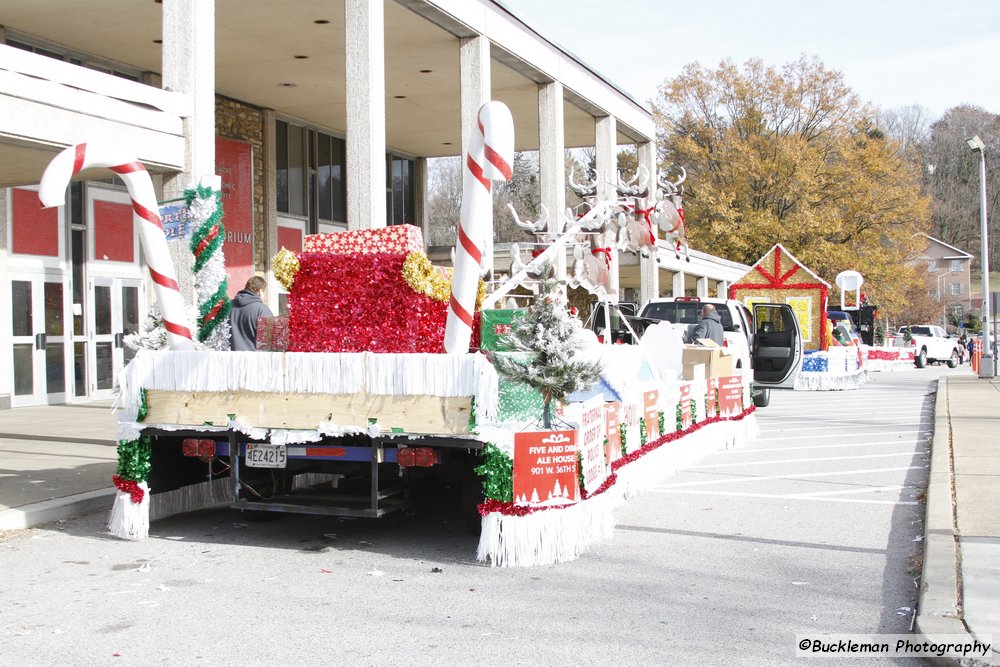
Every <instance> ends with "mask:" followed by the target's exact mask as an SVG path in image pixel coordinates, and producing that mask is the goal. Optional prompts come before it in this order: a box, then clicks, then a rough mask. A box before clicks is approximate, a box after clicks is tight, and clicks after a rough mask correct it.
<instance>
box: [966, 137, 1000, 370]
mask: <svg viewBox="0 0 1000 667" xmlns="http://www.w3.org/2000/svg"><path fill="white" fill-rule="evenodd" d="M965 143H966V144H968V145H969V149H970V150H972V152H973V153H979V228H980V229H979V233H980V236H981V237H982V239H981V241H982V254H983V257H982V260H981V263H982V266H981V267H980V268H982V271H983V308H982V313H983V356H982V359H981V360H980V362H979V377H981V378H991V377H993V376H994V375H995V374H996V373H995V371H996V369H995V368H994V367H993V348H992V346H991V345H990V256H989V239H988V237H987V231H986V144H984V143H983V140H982V139H980V138H979V135H978V134H977V135H976V136H974V137H972V138H971V139H968V140H966V142H965Z"/></svg>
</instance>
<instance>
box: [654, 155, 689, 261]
mask: <svg viewBox="0 0 1000 667" xmlns="http://www.w3.org/2000/svg"><path fill="white" fill-rule="evenodd" d="M668 175H669V172H661V173H659V174H657V177H656V182H657V185H659V186H660V189H658V190H657V193H656V199H657V201H656V213H655V216H656V225H657V226H658V227H659V228H660V229H662V230H663V234H664V238H665V239H666V240H667V242H668V243H670V246H671V247H672V248H673V249H674V256H675V257H676V258H677V259H680V258H681V250H682V249H683V250H684V259H685V260H686V261H688V262H690V261H691V257H690V255H689V254H688V242H687V228H686V226H685V223H684V205H683V203H682V202H681V196H682V195H683V194H684V188H683V187H682V186H681V184H682V183H683V182H684V179H685V178H687V171H685V169H684V167H681V176H680V178H678V179H677V180H676V181H670V180H669V179H668V178H667V177H668Z"/></svg>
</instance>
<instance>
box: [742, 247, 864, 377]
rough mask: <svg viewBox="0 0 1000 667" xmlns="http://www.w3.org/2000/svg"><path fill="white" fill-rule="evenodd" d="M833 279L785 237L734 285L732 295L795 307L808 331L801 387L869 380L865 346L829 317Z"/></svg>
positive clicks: (750, 303)
mask: <svg viewBox="0 0 1000 667" xmlns="http://www.w3.org/2000/svg"><path fill="white" fill-rule="evenodd" d="M829 296H830V283H828V282H826V281H825V280H823V279H822V278H820V277H819V276H817V275H816V274H815V273H813V272H812V271H810V270H809V268H808V267H806V266H805V265H804V264H803V263H802V262H800V261H799V260H798V259H796V258H795V256H794V255H792V254H791V253H790V252H788V250H787V249H785V247H784V246H782V245H781V244H780V243H777V244H775V245H774V246H773V247H772V248H771V249H770V250H769V251H768V252H767V253H765V254H764V256H763V257H761V258H760V259H759V260H757V263H756V264H754V265H753V266H752V267H750V271H748V272H747V273H746V274H745V275H744V276H743V277H742V278H740V279H739V280H737V281H736V282H735V283H734V284H733V285H731V286H730V287H729V298H731V299H737V300H741V301H742V302H743V303H744V304H746V305H747V307H749V308H753V304H754V303H761V302H763V303H785V304H788V305H789V306H791V307H792V309H793V310H794V311H795V314H796V317H797V319H798V321H799V328H800V329H801V331H802V339H803V348H804V355H805V356H804V358H803V361H802V371H801V373H800V374H799V376H798V379H797V380H796V382H795V388H796V389H799V390H836V389H857V388H858V387H860V386H862V385H863V384H864V383H865V382H867V380H868V376H867V374H866V372H865V358H866V357H865V351H864V350H863V349H862V347H861V346H860V345H856V344H853V343H852V341H851V340H850V339H845V338H842V337H839V336H838V335H836V334H838V333H839V332H837V331H836V330H835V327H834V326H833V325H832V323H831V322H830V321H829V319H828V317H827V309H828V307H829Z"/></svg>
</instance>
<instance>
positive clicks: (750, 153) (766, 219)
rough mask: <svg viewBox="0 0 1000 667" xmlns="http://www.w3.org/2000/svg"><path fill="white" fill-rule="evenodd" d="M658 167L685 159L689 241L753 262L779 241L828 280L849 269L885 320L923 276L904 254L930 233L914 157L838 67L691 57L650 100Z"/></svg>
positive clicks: (804, 61)
mask: <svg viewBox="0 0 1000 667" xmlns="http://www.w3.org/2000/svg"><path fill="white" fill-rule="evenodd" d="M654 119H655V121H656V123H657V128H658V132H659V137H658V142H657V143H658V146H659V148H660V166H661V168H670V167H676V166H683V167H685V168H686V169H687V173H688V176H687V181H686V183H685V199H684V204H685V207H684V208H685V216H686V218H687V221H688V239H689V241H690V242H691V245H692V247H694V248H697V249H699V250H703V251H705V252H709V253H712V254H714V255H718V256H720V257H724V258H727V259H731V260H735V261H739V262H743V263H746V264H752V263H754V262H756V261H757V260H758V259H759V258H760V257H761V256H762V255H763V254H764V253H765V252H767V251H768V250H769V249H770V248H771V246H773V245H774V244H775V243H778V242H780V243H782V244H783V245H784V246H785V247H786V248H788V250H789V251H791V252H792V253H793V254H794V255H795V256H796V257H798V258H799V259H800V260H801V261H802V262H803V263H805V265H806V266H808V267H809V268H810V269H812V270H813V271H814V272H815V273H817V274H818V275H820V276H822V277H823V278H825V279H826V280H827V281H829V282H831V283H832V282H833V278H834V277H835V276H836V275H837V274H838V273H839V272H841V271H843V270H846V269H854V270H856V271H860V272H861V273H862V275H864V277H865V290H864V291H865V292H866V294H867V295H868V297H869V299H870V300H872V301H873V302H875V303H878V304H879V305H880V310H881V311H882V312H883V313H885V314H887V315H890V316H899V317H903V318H905V317H906V310H907V304H908V301H909V299H908V296H907V295H908V294H910V295H912V293H913V292H912V289H913V288H914V287H915V286H916V285H917V284H918V283H919V284H920V285H925V282H924V279H923V278H921V277H919V276H918V275H917V273H916V272H915V271H914V270H913V269H911V268H908V267H907V266H906V265H905V264H904V262H905V260H906V259H907V257H908V256H910V255H911V254H912V253H913V252H914V251H915V250H917V249H918V248H919V246H920V245H921V244H922V243H926V240H924V241H921V240H920V239H919V238H914V234H915V233H917V232H921V231H927V230H928V226H929V220H930V218H929V215H930V214H929V200H928V199H927V198H926V197H924V196H922V194H921V173H920V168H919V163H918V162H917V161H916V160H914V159H913V157H912V155H910V153H909V152H908V151H907V150H906V148H905V147H904V146H901V145H900V143H899V142H898V141H896V140H894V139H890V138H887V137H886V136H885V135H884V134H883V133H882V132H881V131H880V130H879V129H878V127H877V121H876V119H877V112H876V110H875V109H873V108H871V107H869V106H867V105H865V104H862V102H861V101H860V100H859V99H858V98H857V96H856V95H855V94H854V93H853V92H852V91H851V89H850V88H849V87H848V86H847V85H846V84H845V83H844V79H843V76H842V75H841V73H839V72H836V71H831V70H828V69H826V68H824V67H823V65H822V64H821V63H820V62H819V61H818V60H815V59H809V58H805V57H803V58H801V59H799V60H798V61H795V62H791V63H788V64H786V65H784V66H783V67H781V68H776V67H773V66H769V65H765V64H764V63H763V62H762V61H760V60H756V59H755V60H749V61H747V62H746V63H744V64H743V65H742V66H737V65H736V64H734V63H733V62H732V61H729V60H726V61H723V62H722V63H721V64H720V65H719V67H718V69H714V70H710V69H706V68H705V67H703V66H701V65H699V64H697V63H695V64H690V65H687V66H686V67H685V68H684V69H683V70H682V72H681V73H680V75H679V76H677V77H676V78H673V79H669V80H667V81H665V82H664V83H663V85H662V86H661V87H660V90H659V96H658V98H657V100H656V103H655V104H654Z"/></svg>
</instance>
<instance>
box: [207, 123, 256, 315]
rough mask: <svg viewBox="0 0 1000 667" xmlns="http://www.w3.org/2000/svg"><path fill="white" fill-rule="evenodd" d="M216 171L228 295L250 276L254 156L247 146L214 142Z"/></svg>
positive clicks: (230, 142)
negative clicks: (220, 179) (224, 229)
mask: <svg viewBox="0 0 1000 667" xmlns="http://www.w3.org/2000/svg"><path fill="white" fill-rule="evenodd" d="M215 170H216V172H217V173H218V175H219V176H221V177H222V224H224V225H225V226H226V241H225V243H223V245H222V252H223V254H224V255H225V258H226V273H228V274H229V296H230V298H232V297H234V296H236V293H237V292H239V291H240V290H241V289H243V286H244V285H245V284H246V282H247V280H249V279H250V278H251V277H252V276H253V153H252V147H251V146H250V144H248V143H246V142H244V141H234V140H232V139H223V138H221V137H217V138H216V139H215Z"/></svg>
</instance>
